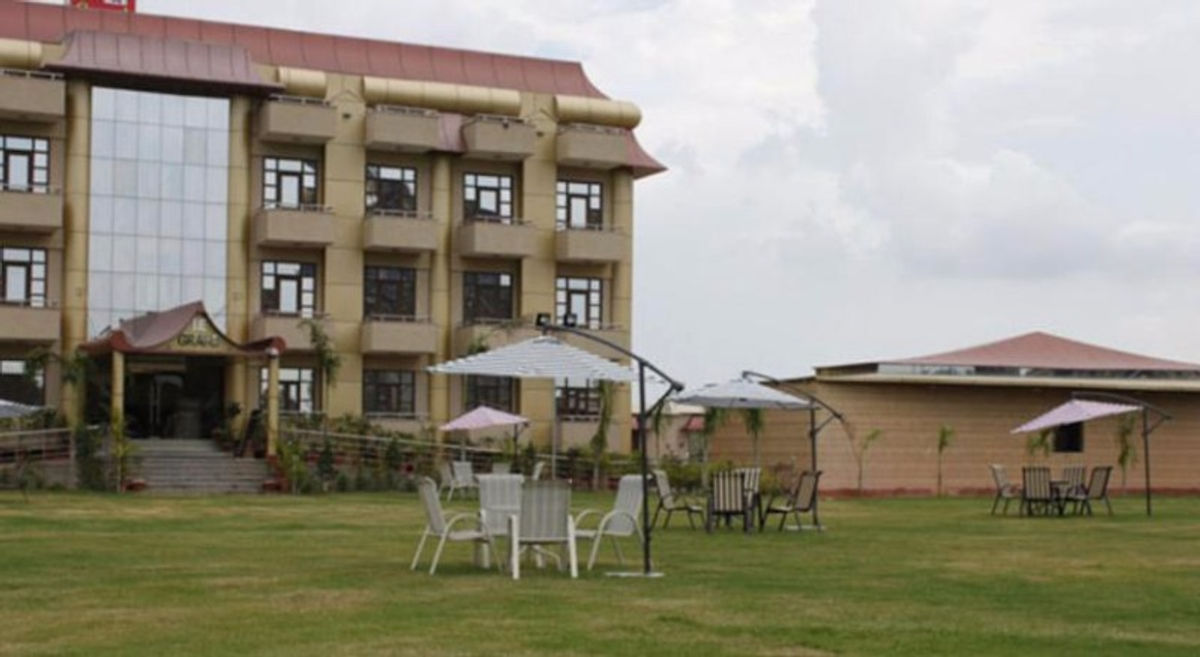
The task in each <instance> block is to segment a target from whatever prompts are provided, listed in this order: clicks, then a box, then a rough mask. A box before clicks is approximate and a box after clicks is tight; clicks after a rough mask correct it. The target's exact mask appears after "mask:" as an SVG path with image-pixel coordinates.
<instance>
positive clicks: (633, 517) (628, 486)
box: [575, 475, 642, 570]
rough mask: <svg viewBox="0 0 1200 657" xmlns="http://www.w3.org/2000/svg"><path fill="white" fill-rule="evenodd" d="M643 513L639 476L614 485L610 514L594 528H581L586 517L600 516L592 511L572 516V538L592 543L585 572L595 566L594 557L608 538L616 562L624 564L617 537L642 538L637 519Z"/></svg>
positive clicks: (603, 517)
mask: <svg viewBox="0 0 1200 657" xmlns="http://www.w3.org/2000/svg"><path fill="white" fill-rule="evenodd" d="M641 513H642V477H641V475H625V476H623V477H621V480H620V481H619V482H618V483H617V499H616V500H615V501H614V502H613V508H612V511H609V512H608V513H606V514H604V515H603V516H601V517H600V522H599V524H597V525H596V528H595V529H581V527H582V526H583V521H584V519H585V518H587V517H588V516H593V515H600V512H599V511H597V510H595V509H587V510H585V511H583V512H581V513H580V514H579V515H577V516H575V537H576V538H579V539H588V540H591V541H592V552H591V555H590V556H589V557H588V563H587V569H588V570H591V569H592V566H594V565H595V564H596V555H597V554H599V553H600V543H601V541H603V539H604V537H605V536H607V537H609V538H610V539H611V540H612V545H613V550H614V551H615V552H616V553H617V563H618V564H621V565H624V564H625V556H624V555H623V554H621V544H620V543H618V542H617V538H618V537H620V538H625V537H629V536H633V535H635V534H636V535H637V537H638V539H639V540H640V539H642V528H641V527H639V526H638V516H640V515H641Z"/></svg>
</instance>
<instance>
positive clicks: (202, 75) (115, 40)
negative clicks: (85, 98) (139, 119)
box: [47, 31, 283, 93]
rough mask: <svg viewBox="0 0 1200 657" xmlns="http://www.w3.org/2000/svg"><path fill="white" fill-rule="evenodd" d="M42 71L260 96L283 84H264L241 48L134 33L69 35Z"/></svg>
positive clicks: (281, 86) (82, 33)
mask: <svg viewBox="0 0 1200 657" xmlns="http://www.w3.org/2000/svg"><path fill="white" fill-rule="evenodd" d="M47 68H50V69H53V70H56V71H65V72H75V71H86V72H89V73H98V74H103V75H108V76H112V77H118V78H125V77H132V78H152V79H157V80H172V81H183V82H190V83H196V84H203V85H205V86H206V87H209V88H211V87H213V86H217V87H223V88H227V89H233V90H238V91H249V92H259V93H267V92H272V91H280V90H282V89H283V85H280V84H277V83H274V82H267V81H265V80H263V79H262V78H261V77H260V76H259V75H258V71H257V70H255V68H254V63H253V62H252V61H250V54H249V53H247V52H246V49H245V48H242V47H241V46H238V45H229V44H212V43H201V42H199V41H182V40H179V39H162V38H158V37H152V36H142V35H138V34H113V33H111V32H91V31H78V32H71V33H70V34H69V35H68V38H67V51H66V54H64V55H63V57H62V59H60V60H58V61H56V62H51V63H49V64H48V65H47Z"/></svg>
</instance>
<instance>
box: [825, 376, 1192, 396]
mask: <svg viewBox="0 0 1200 657" xmlns="http://www.w3.org/2000/svg"><path fill="white" fill-rule="evenodd" d="M815 380H817V381H819V382H821V383H865V384H885V383H886V384H900V385H939V386H972V387H1002V388H1070V389H1073V390H1078V389H1081V388H1086V389H1096V390H1145V391H1153V392H1200V380H1190V381H1188V380H1177V379H1108V378H1104V379H1102V378H1095V379H1093V378H1087V377H1032V376H1028V377H1027V376H946V375H936V374H920V375H918V374H850V375H845V376H830V375H817V376H816V377H815Z"/></svg>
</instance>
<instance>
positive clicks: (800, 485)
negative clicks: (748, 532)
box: [758, 470, 821, 531]
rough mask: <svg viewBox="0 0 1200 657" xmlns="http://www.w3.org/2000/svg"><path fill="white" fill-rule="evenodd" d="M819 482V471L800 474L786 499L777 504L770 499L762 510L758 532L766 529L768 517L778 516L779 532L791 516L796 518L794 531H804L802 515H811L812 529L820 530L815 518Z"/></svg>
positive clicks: (819, 523)
mask: <svg viewBox="0 0 1200 657" xmlns="http://www.w3.org/2000/svg"><path fill="white" fill-rule="evenodd" d="M820 481H821V471H820V470H817V471H816V472H811V471H808V470H805V471H804V472H801V473H800V478H799V479H797V480H796V485H795V486H793V487H792V490H791V492H790V493H789V494H788V495H787V497H785V498H784V499H782V500H780V501H779V503H776V502H775V498H771V501H770V502H768V503H767V505H766V506H765V507H764V508H763V510H762V517H761V518H759V523H758V530H759V531H762V530H763V529H764V528H765V527H766V523H767V518H768V517H769V516H771V515H778V516H779V531H783V526H784V524H785V523H786V522H787V517H788V515H789V514H791V515H795V516H796V530H797V531H800V530H802V529H804V522H803V521H802V519H801V517H800V514H802V513H812V517H813V527H815V528H817V529H820V527H821V521H820V520H819V519H818V518H817V484H818V483H819V482H820Z"/></svg>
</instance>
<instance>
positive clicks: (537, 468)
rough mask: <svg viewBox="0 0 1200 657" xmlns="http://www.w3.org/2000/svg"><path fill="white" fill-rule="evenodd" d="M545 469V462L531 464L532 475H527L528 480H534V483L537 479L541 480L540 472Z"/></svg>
mask: <svg viewBox="0 0 1200 657" xmlns="http://www.w3.org/2000/svg"><path fill="white" fill-rule="evenodd" d="M545 469H546V462H545V461H538V462H537V463H534V464H533V474H531V475H529V478H530V479H532V480H534V481H537V480H538V479H541V478H542V471H543V470H545Z"/></svg>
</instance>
